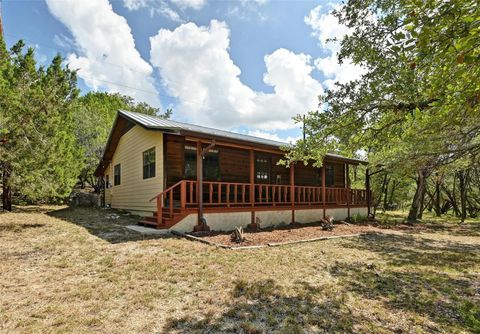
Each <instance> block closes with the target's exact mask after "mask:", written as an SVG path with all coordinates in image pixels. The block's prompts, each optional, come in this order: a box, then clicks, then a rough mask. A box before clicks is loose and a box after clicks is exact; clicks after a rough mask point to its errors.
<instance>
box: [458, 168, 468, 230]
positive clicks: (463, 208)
mask: <svg viewBox="0 0 480 334" xmlns="http://www.w3.org/2000/svg"><path fill="white" fill-rule="evenodd" d="M457 176H458V186H459V187H460V219H461V222H462V223H463V222H464V221H465V219H466V218H467V177H468V176H467V173H466V172H465V171H463V170H462V171H460V172H458V173H457Z"/></svg>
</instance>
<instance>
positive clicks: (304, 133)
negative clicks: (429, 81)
mask: <svg viewBox="0 0 480 334" xmlns="http://www.w3.org/2000/svg"><path fill="white" fill-rule="evenodd" d="M0 1H1V0H0ZM302 132H303V141H305V138H306V136H307V135H306V131H305V115H303V127H302Z"/></svg>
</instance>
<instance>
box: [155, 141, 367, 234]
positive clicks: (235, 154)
mask: <svg viewBox="0 0 480 334" xmlns="http://www.w3.org/2000/svg"><path fill="white" fill-rule="evenodd" d="M164 142H165V144H164V145H165V146H164V152H165V153H164V154H165V155H164V159H165V166H166V168H165V178H164V179H165V186H164V189H165V190H164V191H163V192H161V193H160V194H158V195H157V196H155V197H154V198H152V201H153V200H154V201H156V203H157V213H156V214H154V217H152V218H153V219H151V220H152V222H153V220H154V219H156V223H157V227H159V226H164V227H169V225H170V226H171V225H173V224H175V223H176V222H177V221H179V220H180V219H181V218H183V217H185V216H186V215H188V214H191V213H197V214H198V218H199V219H200V218H201V217H202V215H203V213H228V212H242V211H244V212H245V211H248V212H251V223H254V222H255V215H256V214H255V213H256V212H257V211H262V210H270V211H271V210H279V211H280V210H281V211H284V210H290V211H291V222H292V223H294V222H295V211H296V210H305V209H323V214H324V215H325V212H326V209H329V208H345V209H347V210H348V215H350V211H349V210H350V208H355V207H368V206H369V202H370V196H371V195H370V191H369V190H368V180H367V182H366V187H365V188H366V189H351V187H350V177H349V175H350V174H349V170H350V166H352V165H353V166H357V165H358V164H360V163H363V162H362V161H360V160H355V159H347V158H343V157H339V156H329V157H326V159H325V161H324V164H323V166H322V167H320V168H317V167H313V166H312V165H311V164H310V165H308V166H305V165H304V164H303V163H300V162H299V163H296V164H291V165H290V166H282V165H278V161H279V160H280V159H281V158H282V157H283V152H282V151H281V150H279V149H278V148H276V149H273V148H270V147H262V146H261V145H259V146H251V145H245V144H239V143H231V142H226V141H223V140H222V141H220V140H215V139H206V138H198V137H189V136H174V135H166V136H165V141H164ZM159 213H160V214H159Z"/></svg>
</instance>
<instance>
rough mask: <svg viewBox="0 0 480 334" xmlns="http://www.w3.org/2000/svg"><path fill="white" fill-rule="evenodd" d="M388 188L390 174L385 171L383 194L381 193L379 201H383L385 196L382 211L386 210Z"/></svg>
mask: <svg viewBox="0 0 480 334" xmlns="http://www.w3.org/2000/svg"><path fill="white" fill-rule="evenodd" d="M387 188H388V174H387V173H385V176H384V177H383V182H382V194H381V195H380V199H379V202H380V203H381V202H382V196H383V197H384V200H383V207H382V212H385V201H386V199H385V196H387V195H386V194H387V190H386V189H387Z"/></svg>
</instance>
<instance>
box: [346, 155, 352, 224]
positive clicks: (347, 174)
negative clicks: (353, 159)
mask: <svg viewBox="0 0 480 334" xmlns="http://www.w3.org/2000/svg"><path fill="white" fill-rule="evenodd" d="M345 188H347V217H348V218H350V196H351V193H350V173H349V164H348V163H347V164H345Z"/></svg>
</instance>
